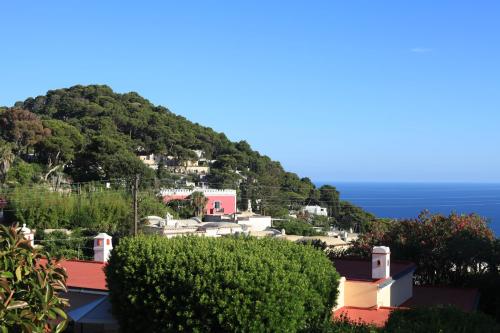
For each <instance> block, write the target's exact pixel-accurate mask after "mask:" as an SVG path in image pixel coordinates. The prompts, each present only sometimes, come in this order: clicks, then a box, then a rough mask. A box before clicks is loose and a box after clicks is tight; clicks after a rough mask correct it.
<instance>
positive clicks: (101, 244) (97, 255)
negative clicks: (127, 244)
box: [94, 232, 113, 262]
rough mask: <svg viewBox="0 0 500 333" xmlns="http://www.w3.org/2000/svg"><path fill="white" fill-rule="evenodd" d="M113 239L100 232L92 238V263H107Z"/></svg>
mask: <svg viewBox="0 0 500 333" xmlns="http://www.w3.org/2000/svg"><path fill="white" fill-rule="evenodd" d="M112 240H113V237H111V236H110V235H108V234H107V233H105V232H101V233H100V234H99V235H97V236H95V237H94V261H99V262H107V261H108V259H109V255H110V254H111V250H113V242H112Z"/></svg>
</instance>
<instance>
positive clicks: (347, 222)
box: [337, 201, 376, 232]
mask: <svg viewBox="0 0 500 333" xmlns="http://www.w3.org/2000/svg"><path fill="white" fill-rule="evenodd" d="M375 221H376V217H375V216H374V215H373V214H370V213H367V212H365V211H364V210H363V209H361V208H360V207H358V206H355V205H353V204H351V203H350V202H347V201H341V202H340V214H339V217H338V218H337V222H338V224H339V226H340V227H341V228H343V229H349V228H353V229H354V230H355V231H357V232H366V231H368V230H369V229H370V225H371V223H373V222H375Z"/></svg>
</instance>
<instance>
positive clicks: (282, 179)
mask: <svg viewBox="0 0 500 333" xmlns="http://www.w3.org/2000/svg"><path fill="white" fill-rule="evenodd" d="M193 150H202V151H203V152H204V154H205V157H206V158H207V159H208V160H212V161H214V162H213V163H212V165H211V169H210V173H209V175H208V176H207V179H206V180H205V181H206V182H207V183H208V184H209V186H210V187H215V188H235V189H237V190H238V203H239V206H240V208H242V209H245V208H246V206H247V204H248V202H251V203H252V207H253V208H254V210H257V211H258V212H260V213H264V214H270V215H273V216H287V215H288V212H289V210H290V209H298V208H299V207H301V206H302V205H304V204H321V205H323V206H328V208H329V215H330V217H331V218H332V219H333V220H335V221H337V222H338V223H339V224H344V225H349V224H351V225H354V226H358V227H360V226H362V225H366V223H367V222H369V221H371V220H373V219H374V217H373V216H372V215H370V214H368V213H366V212H364V211H363V210H361V209H360V208H358V207H356V206H353V205H351V204H349V203H347V202H343V201H341V200H340V198H339V193H338V192H337V191H336V189H335V188H334V187H331V186H324V187H322V188H316V186H315V185H314V184H313V183H312V182H311V180H310V179H309V178H300V177H299V176H297V175H296V174H294V173H291V172H287V171H285V170H284V169H283V167H282V166H281V164H280V163H279V162H277V161H273V160H271V159H270V158H269V157H267V156H263V155H261V154H259V153H258V152H257V151H254V150H252V148H251V147H250V145H249V144H248V143H247V142H246V141H239V142H231V141H230V140H229V139H228V138H227V137H226V136H225V135H224V134H223V133H217V132H215V131H214V130H212V129H211V128H208V127H204V126H201V125H199V124H195V123H192V122H190V121H188V120H187V119H186V118H184V117H182V116H179V115H176V114H174V113H172V112H171V111H170V110H168V109H167V108H165V107H162V106H155V105H153V104H152V103H150V102H149V101H148V100H146V99H144V98H143V97H141V96H139V95H138V94H137V93H135V92H130V93H125V94H118V93H115V92H113V90H112V89H111V88H110V87H108V86H105V85H90V86H81V85H78V86H74V87H71V88H67V89H57V90H51V91H49V92H47V94H46V95H44V96H38V97H34V98H28V99H26V100H25V101H24V102H17V103H16V104H15V105H14V106H12V107H3V108H0V183H1V184H2V186H3V187H4V188H5V187H8V188H13V187H19V186H26V185H28V186H29V185H32V184H42V183H48V184H53V185H54V184H55V185H56V186H57V185H58V184H60V183H66V184H71V183H82V184H87V183H89V182H93V181H104V180H114V182H113V183H112V184H114V185H116V184H124V182H126V181H128V180H130V179H132V177H133V176H134V175H136V174H139V175H140V178H141V186H143V187H153V186H156V187H159V186H168V185H171V184H172V180H173V179H175V175H171V174H169V173H168V172H166V171H165V170H163V168H161V167H160V168H159V169H158V170H156V171H155V170H153V169H151V168H148V167H147V166H145V165H144V164H143V163H142V162H141V161H140V160H139V158H138V157H137V155H138V154H150V153H154V154H165V155H170V156H174V157H175V158H177V159H180V160H182V159H186V160H188V159H192V158H194V157H195V156H194V152H193Z"/></svg>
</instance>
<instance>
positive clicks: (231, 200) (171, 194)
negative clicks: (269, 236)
mask: <svg viewBox="0 0 500 333" xmlns="http://www.w3.org/2000/svg"><path fill="white" fill-rule="evenodd" d="M193 192H201V193H203V195H204V196H205V197H206V198H207V199H208V200H207V204H206V205H205V209H204V213H205V215H223V214H234V213H236V190H229V189H226V190H219V189H210V188H194V189H163V190H161V191H160V195H161V196H162V197H163V202H165V203H168V202H170V201H172V200H187V199H188V198H189V196H190V195H191V194H192V193H193Z"/></svg>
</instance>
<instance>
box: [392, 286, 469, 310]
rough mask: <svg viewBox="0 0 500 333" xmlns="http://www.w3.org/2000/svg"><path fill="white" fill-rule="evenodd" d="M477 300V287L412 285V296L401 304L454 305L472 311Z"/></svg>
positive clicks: (410, 305) (408, 305)
mask: <svg viewBox="0 0 500 333" xmlns="http://www.w3.org/2000/svg"><path fill="white" fill-rule="evenodd" d="M478 301H479V292H478V290H477V289H468V288H449V287H422V286H414V287H413V297H412V298H410V299H409V300H407V301H406V302H405V303H403V304H402V305H401V306H405V307H409V308H414V307H419V306H433V305H454V306H456V307H457V308H459V309H461V310H463V311H469V312H470V311H474V310H476V308H477V304H478Z"/></svg>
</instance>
